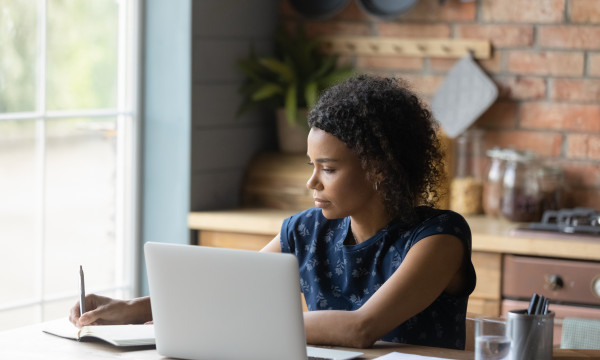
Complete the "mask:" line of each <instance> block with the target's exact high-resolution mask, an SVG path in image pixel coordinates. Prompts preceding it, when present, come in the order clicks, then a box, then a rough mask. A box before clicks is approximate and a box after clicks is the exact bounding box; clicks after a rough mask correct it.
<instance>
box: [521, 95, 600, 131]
mask: <svg viewBox="0 0 600 360" xmlns="http://www.w3.org/2000/svg"><path fill="white" fill-rule="evenodd" d="M519 116H520V125H521V127H523V128H530V129H556V130H575V131H600V121H598V119H600V106H599V105H579V104H556V103H538V102H530V103H523V104H521V109H520V112H519Z"/></svg>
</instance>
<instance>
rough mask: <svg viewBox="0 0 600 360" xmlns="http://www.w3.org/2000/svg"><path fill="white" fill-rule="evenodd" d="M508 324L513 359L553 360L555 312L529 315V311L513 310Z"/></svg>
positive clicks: (510, 312)
mask: <svg viewBox="0 0 600 360" xmlns="http://www.w3.org/2000/svg"><path fill="white" fill-rule="evenodd" d="M507 322H508V333H509V337H510V339H511V341H512V347H511V354H512V356H511V359H513V360H521V359H522V360H525V359H536V360H538V359H539V360H544V359H549V360H550V359H552V341H553V336H554V312H552V311H549V312H548V313H547V314H543V315H529V314H527V310H513V311H509V312H508V319H507Z"/></svg>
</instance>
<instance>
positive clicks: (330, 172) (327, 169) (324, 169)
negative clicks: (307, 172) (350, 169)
mask: <svg viewBox="0 0 600 360" xmlns="http://www.w3.org/2000/svg"><path fill="white" fill-rule="evenodd" d="M323 171H324V172H326V173H327V174H333V173H334V172H335V169H330V168H323Z"/></svg>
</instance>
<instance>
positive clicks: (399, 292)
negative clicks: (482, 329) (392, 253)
mask: <svg viewBox="0 0 600 360" xmlns="http://www.w3.org/2000/svg"><path fill="white" fill-rule="evenodd" d="M463 257H464V245H463V244H462V242H461V241H460V239H458V238H457V237H454V236H451V235H434V236H430V237H427V238H425V239H422V240H420V241H419V242H418V243H417V244H415V245H414V246H413V247H412V248H411V249H410V250H409V251H408V253H407V255H406V258H405V259H404V261H403V262H402V264H401V265H400V267H399V268H398V270H396V272H395V273H394V274H393V275H392V276H391V277H390V278H389V279H388V280H387V281H386V282H385V283H384V284H383V285H382V286H381V288H379V290H377V292H375V293H374V294H373V296H372V297H371V298H370V299H369V300H368V301H367V302H366V303H365V304H364V305H363V306H362V307H361V308H360V309H358V310H355V311H330V310H324V311H311V312H308V313H304V326H305V328H306V338H307V342H308V343H310V344H315V345H338V346H350V347H357V348H365V347H369V346H371V345H372V344H373V343H374V342H375V341H377V340H378V339H380V338H381V337H383V336H384V335H385V334H387V333H388V332H390V331H391V330H393V329H394V328H395V327H397V326H399V325H400V324H402V323H403V322H405V321H406V320H408V319H409V318H411V317H412V316H414V315H416V314H418V313H419V312H421V311H423V310H424V309H425V308H427V306H429V305H430V304H431V303H432V302H433V301H434V300H435V299H436V298H437V297H438V296H439V295H440V294H441V293H442V292H443V291H445V290H450V289H451V288H456V287H457V282H458V283H460V285H462V284H463V283H464V280H462V281H461V280H460V279H458V278H462V276H463V273H464V272H463V271H461V265H462V263H463Z"/></svg>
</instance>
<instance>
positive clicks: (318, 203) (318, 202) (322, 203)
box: [314, 198, 331, 208]
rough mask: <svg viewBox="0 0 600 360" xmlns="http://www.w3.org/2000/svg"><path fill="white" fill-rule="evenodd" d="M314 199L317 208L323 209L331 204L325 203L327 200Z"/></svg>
mask: <svg viewBox="0 0 600 360" xmlns="http://www.w3.org/2000/svg"><path fill="white" fill-rule="evenodd" d="M314 199H315V206H316V207H318V208H324V207H327V206H329V204H331V202H329V201H327V200H323V199H318V198H314Z"/></svg>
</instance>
